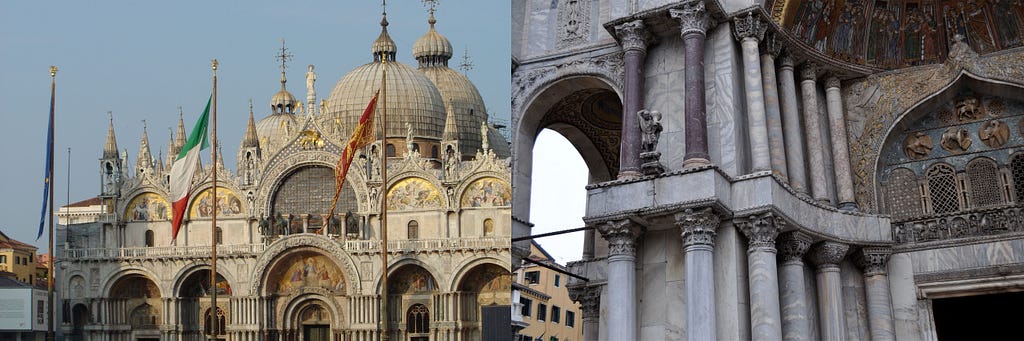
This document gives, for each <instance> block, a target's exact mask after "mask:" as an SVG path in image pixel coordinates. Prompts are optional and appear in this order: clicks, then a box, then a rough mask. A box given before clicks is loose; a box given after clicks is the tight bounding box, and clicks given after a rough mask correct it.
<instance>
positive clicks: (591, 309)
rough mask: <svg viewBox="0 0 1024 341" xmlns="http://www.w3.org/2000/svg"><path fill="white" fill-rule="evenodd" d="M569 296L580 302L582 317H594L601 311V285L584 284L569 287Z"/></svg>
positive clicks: (585, 318)
mask: <svg viewBox="0 0 1024 341" xmlns="http://www.w3.org/2000/svg"><path fill="white" fill-rule="evenodd" d="M569 298H570V299H572V300H573V301H576V302H580V310H581V312H582V313H583V316H582V318H583V319H584V320H587V319H596V318H598V317H599V313H600V312H601V287H599V286H596V285H584V286H579V287H574V288H569Z"/></svg>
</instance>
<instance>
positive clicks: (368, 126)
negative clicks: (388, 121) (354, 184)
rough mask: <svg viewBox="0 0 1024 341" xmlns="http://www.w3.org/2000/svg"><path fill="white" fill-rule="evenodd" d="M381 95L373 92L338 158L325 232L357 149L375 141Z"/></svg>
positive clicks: (378, 92) (378, 91)
mask: <svg viewBox="0 0 1024 341" xmlns="http://www.w3.org/2000/svg"><path fill="white" fill-rule="evenodd" d="M378 95H380V90H377V92H376V93H374V94H373V99H371V100H370V104H369V105H367V106H366V110H365V111H363V116H362V117H360V118H359V124H358V125H356V129H354V130H352V137H351V138H349V139H348V145H346V146H345V151H343V152H341V158H340V159H338V165H337V166H335V167H334V200H333V201H331V212H330V215H328V219H327V220H326V221H324V230H325V232H324V234H326V230H327V229H326V227H327V224H328V222H330V217H331V216H333V215H334V208H335V207H336V206H337V205H338V197H339V196H340V195H341V186H342V185H344V184H345V176H346V175H348V166H350V165H352V158H353V157H355V153H356V150H359V149H360V148H363V147H366V146H367V145H369V144H370V143H373V141H374V136H373V109H374V108H375V107H376V106H377V96H378Z"/></svg>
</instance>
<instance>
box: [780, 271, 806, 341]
mask: <svg viewBox="0 0 1024 341" xmlns="http://www.w3.org/2000/svg"><path fill="white" fill-rule="evenodd" d="M779 305H780V306H781V307H782V333H783V334H782V339H783V340H785V341H810V335H811V321H810V320H809V318H808V316H807V291H806V290H805V289H804V263H803V262H802V261H800V260H799V259H798V260H792V261H788V262H785V263H782V266H781V269H780V270H779Z"/></svg>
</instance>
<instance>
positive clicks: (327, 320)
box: [291, 300, 332, 341]
mask: <svg viewBox="0 0 1024 341" xmlns="http://www.w3.org/2000/svg"><path fill="white" fill-rule="evenodd" d="M291 320H292V321H291V322H292V323H291V324H292V325H293V326H295V329H297V330H298V332H299V333H300V334H301V335H302V340H303V341H328V340H331V320H332V317H331V312H330V310H328V309H327V308H326V307H325V306H324V302H323V301H320V300H309V301H306V302H303V303H302V304H300V305H299V306H298V308H297V309H296V310H295V314H294V315H293V316H292V319H291Z"/></svg>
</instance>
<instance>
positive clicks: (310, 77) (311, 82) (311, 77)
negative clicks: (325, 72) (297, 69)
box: [306, 64, 316, 93]
mask: <svg viewBox="0 0 1024 341" xmlns="http://www.w3.org/2000/svg"><path fill="white" fill-rule="evenodd" d="M315 85H316V72H315V71H313V64H310V65H309V71H306V91H309V92H310V93H316V90H315V88H314V86H315Z"/></svg>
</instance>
